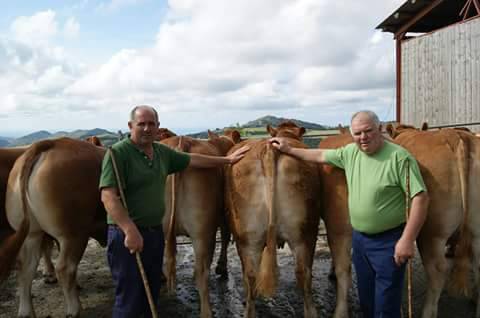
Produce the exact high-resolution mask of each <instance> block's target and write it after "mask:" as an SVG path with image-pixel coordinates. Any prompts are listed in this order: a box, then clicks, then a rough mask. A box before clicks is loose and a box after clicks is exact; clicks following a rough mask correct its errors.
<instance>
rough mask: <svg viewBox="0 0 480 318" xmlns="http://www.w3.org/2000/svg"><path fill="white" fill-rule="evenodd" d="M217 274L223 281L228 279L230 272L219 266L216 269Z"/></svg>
mask: <svg viewBox="0 0 480 318" xmlns="http://www.w3.org/2000/svg"><path fill="white" fill-rule="evenodd" d="M215 274H217V275H218V276H219V278H221V279H228V271H227V269H226V268H225V267H224V266H217V267H216V268H215Z"/></svg>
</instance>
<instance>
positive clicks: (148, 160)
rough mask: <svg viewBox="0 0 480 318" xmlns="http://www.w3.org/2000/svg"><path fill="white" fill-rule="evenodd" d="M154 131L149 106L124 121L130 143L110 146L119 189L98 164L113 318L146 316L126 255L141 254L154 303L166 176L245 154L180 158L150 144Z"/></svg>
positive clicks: (107, 167)
mask: <svg viewBox="0 0 480 318" xmlns="http://www.w3.org/2000/svg"><path fill="white" fill-rule="evenodd" d="M158 126H159V121H158V114H157V112H156V110H155V109H154V108H153V107H150V106H136V107H135V108H133V110H132V111H131V113H130V121H129V122H128V127H129V128H130V138H127V139H124V140H122V141H120V142H118V143H116V144H115V145H114V146H113V147H112V153H113V154H114V157H115V163H116V164H117V166H118V171H119V174H120V184H117V179H116V177H115V174H114V171H113V165H112V158H111V157H110V155H109V153H108V152H107V154H106V155H105V158H104V160H103V164H102V173H101V176H100V185H99V188H100V190H101V198H102V202H103V204H104V205H105V210H106V211H107V214H108V215H107V222H108V224H109V227H108V242H107V260H108V265H109V266H110V270H111V272H112V278H113V281H114V284H115V303H114V306H113V310H112V317H114V318H129V317H150V311H149V305H148V302H147V298H146V294H145V291H144V287H143V283H142V278H141V276H140V272H139V270H138V268H137V264H136V261H135V256H134V255H132V253H135V252H141V254H140V257H141V259H142V262H143V267H144V269H145V274H146V276H147V279H148V282H149V285H150V289H151V293H152V298H153V300H154V301H158V295H159V292H160V277H161V270H162V261H163V249H164V237H163V232H162V227H161V222H162V217H163V213H164V211H165V207H164V189H165V182H166V178H167V175H168V174H171V173H175V172H177V171H181V170H183V169H185V168H187V167H188V166H192V167H196V168H209V167H216V166H220V165H223V164H227V163H235V162H237V161H238V160H240V159H241V158H242V157H243V156H244V153H245V152H246V151H248V149H249V148H248V147H242V148H240V149H238V150H237V151H235V152H233V153H232V154H230V155H229V156H226V157H215V156H207V155H202V154H194V153H188V154H186V153H180V152H177V151H175V150H172V149H170V148H168V147H167V146H164V145H161V144H157V143H154V140H155V138H156V136H157V133H158ZM119 189H121V190H122V191H123V192H124V193H125V199H126V201H127V207H128V211H127V210H126V209H125V208H124V207H123V205H122V202H121V201H120V198H119Z"/></svg>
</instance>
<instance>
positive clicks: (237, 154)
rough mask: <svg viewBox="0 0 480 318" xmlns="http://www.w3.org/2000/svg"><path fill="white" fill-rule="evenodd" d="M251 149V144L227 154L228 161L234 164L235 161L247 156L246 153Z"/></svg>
mask: <svg viewBox="0 0 480 318" xmlns="http://www.w3.org/2000/svg"><path fill="white" fill-rule="evenodd" d="M249 150H250V146H248V145H245V146H243V147H242V148H239V149H237V150H235V151H234V152H232V153H231V154H230V155H228V156H227V158H228V161H229V162H230V163H231V164H234V163H235V162H237V161H239V160H240V159H242V158H243V157H244V156H245V153H246V152H247V151H249Z"/></svg>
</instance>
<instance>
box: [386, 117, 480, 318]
mask: <svg viewBox="0 0 480 318" xmlns="http://www.w3.org/2000/svg"><path fill="white" fill-rule="evenodd" d="M388 130H389V132H390V133H391V134H392V136H393V137H394V138H395V142H397V143H398V144H400V145H402V146H403V147H405V148H406V149H407V150H408V151H409V152H410V153H411V154H412V155H413V156H414V157H415V158H416V160H417V161H418V163H419V166H420V170H421V173H422V176H423V179H424V181H425V184H426V186H427V189H428V192H429V197H430V204H429V208H428V216H427V219H426V221H425V223H424V225H423V227H422V230H421V232H420V234H419V236H418V239H417V246H418V249H419V252H420V255H421V257H422V261H423V264H424V267H425V271H426V275H427V280H428V283H427V292H426V298H425V304H424V307H423V315H422V317H424V318H430V317H436V316H437V310H438V308H437V307H438V300H439V297H440V293H441V291H442V289H443V286H444V284H445V281H446V275H447V273H448V270H449V269H448V267H449V266H448V262H447V258H446V253H445V248H446V246H449V248H448V249H447V251H449V252H450V254H453V255H452V256H453V274H452V286H451V287H452V288H453V290H454V291H459V292H464V293H467V292H468V289H469V286H468V285H469V273H470V270H471V265H472V264H471V263H472V261H473V262H474V264H473V269H474V274H475V277H476V286H475V291H476V292H478V277H479V274H480V273H479V270H480V268H479V265H480V264H479V262H480V261H479V260H480V214H478V211H477V210H478V209H479V208H480V197H479V196H478V193H477V192H478V189H479V188H480V160H479V159H480V140H479V139H478V138H477V137H475V136H474V135H473V134H471V133H468V132H463V131H459V130H455V129H442V130H439V131H417V130H416V129H412V127H405V126H403V127H399V128H397V129H394V128H393V127H392V126H389V127H388ZM451 250H453V251H451ZM472 256H473V258H472ZM476 317H477V318H478V317H480V306H478V307H477V314H476Z"/></svg>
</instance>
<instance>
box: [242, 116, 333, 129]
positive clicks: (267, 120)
mask: <svg viewBox="0 0 480 318" xmlns="http://www.w3.org/2000/svg"><path fill="white" fill-rule="evenodd" d="M288 120H290V121H292V122H294V123H295V124H296V125H297V126H300V127H304V128H305V129H328V127H326V126H323V125H319V124H314V123H309V122H306V121H302V120H298V119H291V118H282V117H275V116H271V115H267V116H263V117H260V118H258V119H255V120H252V121H249V122H248V123H246V124H244V125H242V126H240V128H257V127H266V126H267V125H270V126H278V125H280V124H281V123H282V122H285V121H288Z"/></svg>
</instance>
